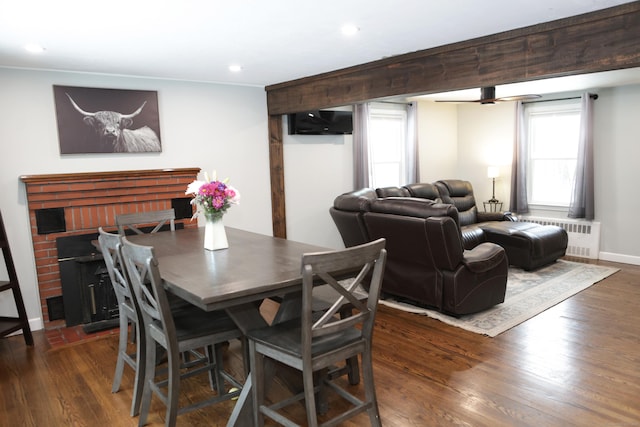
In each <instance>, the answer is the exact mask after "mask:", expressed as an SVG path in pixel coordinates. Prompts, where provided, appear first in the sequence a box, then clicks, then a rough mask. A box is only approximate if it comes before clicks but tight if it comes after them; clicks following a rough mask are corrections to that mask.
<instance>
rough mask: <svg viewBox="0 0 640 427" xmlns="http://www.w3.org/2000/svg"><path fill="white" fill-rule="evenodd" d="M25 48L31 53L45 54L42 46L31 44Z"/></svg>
mask: <svg viewBox="0 0 640 427" xmlns="http://www.w3.org/2000/svg"><path fill="white" fill-rule="evenodd" d="M24 48H25V49H26V51H27V52H29V53H42V52H44V47H42V46H40V45H39V44H36V43H29V44H28V45H26V46H25V47H24Z"/></svg>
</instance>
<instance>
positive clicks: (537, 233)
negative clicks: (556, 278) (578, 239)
mask: <svg viewBox="0 0 640 427" xmlns="http://www.w3.org/2000/svg"><path fill="white" fill-rule="evenodd" d="M481 228H482V230H483V231H484V232H485V235H486V240H487V241H489V242H493V243H496V244H498V245H500V246H502V247H503V248H504V250H505V252H506V253H507V258H508V259H509V264H510V265H514V266H516V267H520V268H522V269H524V270H535V269H537V268H540V267H542V266H544V265H547V264H551V263H552V262H554V261H555V260H557V259H558V258H560V257H562V256H564V255H565V253H566V251H567V243H568V241H569V237H568V236H567V232H566V231H565V230H564V229H563V228H561V227H557V226H555V225H539V224H535V223H531V222H508V221H500V222H490V223H485V224H482V225H481Z"/></svg>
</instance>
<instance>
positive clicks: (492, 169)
mask: <svg viewBox="0 0 640 427" xmlns="http://www.w3.org/2000/svg"><path fill="white" fill-rule="evenodd" d="M487 176H488V177H489V178H497V177H499V176H500V170H499V169H498V167H497V166H489V167H488V168H487Z"/></svg>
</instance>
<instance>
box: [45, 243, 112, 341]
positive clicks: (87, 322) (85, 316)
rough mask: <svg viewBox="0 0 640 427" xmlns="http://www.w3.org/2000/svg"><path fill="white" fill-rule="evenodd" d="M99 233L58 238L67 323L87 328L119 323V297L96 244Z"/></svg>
mask: <svg viewBox="0 0 640 427" xmlns="http://www.w3.org/2000/svg"><path fill="white" fill-rule="evenodd" d="M97 239H98V234H97V233H88V234H81V235H75V236H64V237H59V238H57V239H56V246H57V248H58V265H59V269H60V281H61V283H62V300H63V306H64V318H65V322H66V325H67V326H75V325H80V324H82V325H83V329H84V330H85V332H87V333H90V332H96V331H100V330H104V329H110V328H114V327H117V326H118V324H119V323H118V317H119V313H118V301H117V299H116V296H115V293H114V291H113V287H112V285H111V280H110V279H109V273H108V271H107V268H106V265H105V263H104V259H103V257H102V254H101V253H100V252H99V251H98V249H97V248H96V246H95V242H96V241H97Z"/></svg>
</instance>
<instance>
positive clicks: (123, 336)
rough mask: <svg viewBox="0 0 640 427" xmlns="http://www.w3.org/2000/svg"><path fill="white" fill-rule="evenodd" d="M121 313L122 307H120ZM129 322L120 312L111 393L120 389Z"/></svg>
mask: <svg viewBox="0 0 640 427" xmlns="http://www.w3.org/2000/svg"><path fill="white" fill-rule="evenodd" d="M120 312H121V313H122V308H120ZM128 326H129V322H128V319H127V316H126V315H125V314H124V313H122V314H121V315H120V339H119V340H118V361H117V362H116V372H115V374H114V375H113V385H112V386H111V393H115V392H117V391H118V390H120V382H121V381H122V374H123V372H124V355H125V354H126V353H127V341H128V339H129V337H128V335H129V333H128Z"/></svg>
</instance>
